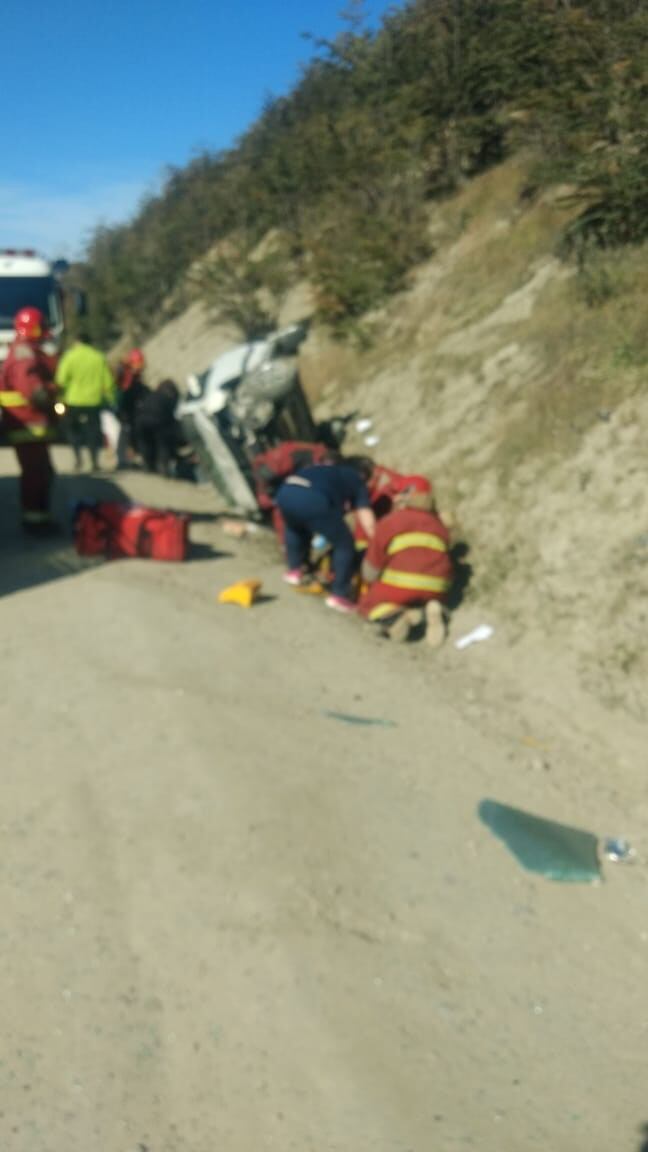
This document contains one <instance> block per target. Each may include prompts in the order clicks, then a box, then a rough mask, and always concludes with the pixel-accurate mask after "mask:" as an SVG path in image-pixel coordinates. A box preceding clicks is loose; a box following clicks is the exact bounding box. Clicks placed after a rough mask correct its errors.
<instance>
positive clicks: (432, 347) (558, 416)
mask: <svg viewBox="0 0 648 1152" xmlns="http://www.w3.org/2000/svg"><path fill="white" fill-rule="evenodd" d="M526 175H527V171H526V166H525V162H524V160H523V159H519V158H518V159H513V160H510V161H508V162H507V163H506V164H504V165H502V166H500V167H499V168H496V169H493V170H492V171H491V172H489V173H487V174H485V175H483V176H481V177H479V178H478V179H476V180H474V181H472V182H471V183H470V184H469V185H468V186H467V187H466V188H465V189H464V190H463V191H462V192H461V193H460V194H459V195H458V196H455V197H454V198H452V199H449V200H447V201H446V202H445V203H444V204H442V205H440V206H437V207H436V208H435V209H434V210H433V211H432V213H431V217H430V229H431V236H432V239H433V241H434V245H435V255H434V258H433V259H431V260H430V261H428V262H427V263H426V264H424V265H422V266H421V267H419V269H418V270H417V271H416V273H414V274H413V276H412V278H411V283H410V286H409V288H408V290H407V291H406V292H404V293H401V294H400V295H399V296H397V297H395V298H393V300H392V301H391V302H390V303H389V305H388V306H387V307H385V308H383V309H381V310H380V311H379V312H376V313H374V314H373V315H372V316H371V317H369V318H368V321H367V332H368V333H369V334H370V337H371V339H370V343H369V346H368V347H367V348H366V349H365V350H364V351H357V350H352V349H351V348H349V347H348V346H346V347H345V346H343V345H340V344H339V343H335V342H333V341H332V340H331V339H330V337H329V336H328V335H327V334H326V332H325V331H324V330H322V329H317V328H316V329H314V330H313V331H312V333H311V336H310V337H309V340H308V342H307V344H306V346H305V349H304V352H303V357H302V361H303V375H304V379H305V382H306V385H307V388H308V389H309V391H310V394H311V396H312V398H313V400H315V401H317V403H318V407H319V409H320V411H321V412H322V414H325V415H329V414H331V413H333V412H344V411H349V410H352V409H358V410H360V411H361V412H362V414H363V415H365V416H369V417H371V418H372V419H373V421H374V428H375V431H376V433H377V434H378V435H379V436H380V445H379V447H378V448H377V449H376V450H375V452H376V454H377V456H378V458H379V459H380V460H381V462H384V463H385V464H388V465H393V466H396V467H405V468H407V469H410V470H411V469H419V470H423V471H425V472H427V473H429V474H430V475H431V476H432V477H433V479H434V480H435V484H436V487H437V491H438V496H439V502H440V504H441V505H442V506H443V507H447V508H449V509H451V510H452V513H453V516H454V518H455V519H456V522H457V533H458V535H460V536H461V537H462V538H464V539H465V540H466V541H467V542H468V543H469V544H470V548H471V557H470V558H471V562H472V564H473V567H474V575H473V580H472V583H471V587H470V590H469V597H470V599H471V601H472V602H473V603H474V605H475V606H476V607H478V610H480V611H482V612H488V613H490V614H491V615H493V614H494V615H495V616H496V617H498V618H499V620H500V622H501V626H502V627H505V628H506V630H507V634H508V636H509V638H510V641H511V643H512V644H515V642H516V641H518V640H519V639H521V638H522V637H525V638H527V639H528V638H531V637H538V636H541V637H543V638H544V639H546V640H548V641H549V644H550V646H551V648H552V649H553V648H555V651H556V659H559V660H560V661H561V662H563V663H564V664H566V665H568V666H570V668H571V669H572V670H573V672H574V673H575V675H577V676H578V678H579V679H580V681H581V683H582V684H583V685H584V686H585V687H586V688H588V689H589V690H590V691H591V692H593V693H594V694H595V695H596V696H597V698H598V699H599V700H600V701H601V703H603V704H604V705H605V706H606V707H610V708H616V707H621V708H623V709H626V710H628V711H630V712H631V713H633V714H635V715H637V716H641V717H645V715H646V714H647V708H648V706H647V702H646V694H645V689H644V685H645V682H646V673H647V672H648V658H647V657H646V653H645V646H644V643H643V637H644V636H645V633H646V616H647V611H648V600H647V596H648V508H647V506H646V495H645V460H646V455H647V451H646V450H647V445H646V427H647V417H648V392H647V390H646V387H645V383H644V380H645V373H646V367H647V365H648V333H647V332H646V328H645V323H644V318H643V308H642V305H644V304H645V296H646V291H647V290H648V271H647V270H646V260H645V256H646V251H645V248H644V249H642V248H636V249H632V250H625V251H624V252H623V253H622V254H617V255H614V256H598V257H596V258H595V259H593V260H592V261H591V262H590V263H589V265H588V267H587V269H586V271H585V272H584V273H581V274H576V271H575V269H574V268H573V267H570V266H568V265H565V264H563V263H562V262H561V261H560V260H559V259H558V257H557V256H556V246H557V240H558V236H559V234H560V230H561V227H562V225H564V223H565V221H566V219H567V218H568V215H569V208H568V206H567V205H568V198H567V197H566V196H565V195H564V190H563V191H561V190H554V191H552V192H550V193H545V194H544V195H542V196H540V197H539V198H537V199H535V200H534V199H532V198H529V197H528V196H527V195H525V185H526ZM301 305H302V300H300V301H299V307H301ZM299 307H296V306H295V307H293V308H292V313H291V306H290V303H289V305H288V310H287V311H286V314H285V317H284V318H285V319H286V320H289V319H292V318H294V314H295V312H296V311H299ZM196 324H198V327H199V328H201V335H200V343H196V341H195V336H196V332H197V329H196ZM191 325H193V328H191V327H190V326H191ZM189 332H193V334H194V335H193V336H192V337H191V339H188V338H187V333H189ZM228 339H229V333H228V332H224V331H223V330H219V329H217V328H210V327H209V324H208V322H207V320H206V318H205V317H204V316H202V318H200V319H199V320H197V314H196V309H195V308H194V309H193V310H192V312H191V313H190V314H188V315H187V316H185V318H181V319H180V320H176V321H174V326H173V329H172V330H169V329H167V330H163V331H162V332H160V333H159V334H158V335H157V336H156V337H155V338H154V339H153V340H152V341H151V342H150V343H149V345H148V346H147V354H148V356H149V360H150V362H151V365H152V368H153V370H154V371H157V373H158V374H162V373H163V372H165V371H169V370H170V368H169V364H168V363H167V364H166V365H165V363H164V361H165V356H167V355H168V354H169V349H170V348H172V349H173V357H174V358H173V369H174V371H175V372H176V373H178V374H181V373H183V372H184V371H190V370H195V369H196V368H198V369H200V368H203V367H204V366H205V363H207V362H208V361H209V358H210V356H211V355H216V354H217V352H218V351H220V349H221V348H222V347H223V346H224V345H226V343H227V341H228ZM183 343H184V345H185V347H184V348H182V347H181V346H182V344H183ZM349 445H350V447H355V448H357V447H361V446H362V445H361V443H360V442H354V441H353V440H351V441H350V442H349Z"/></svg>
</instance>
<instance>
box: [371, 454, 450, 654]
mask: <svg viewBox="0 0 648 1152" xmlns="http://www.w3.org/2000/svg"><path fill="white" fill-rule="evenodd" d="M362 577H363V580H364V582H365V584H366V585H367V587H366V590H365V591H364V592H363V594H362V595H361V597H360V601H359V603H358V611H359V612H360V614H361V615H362V616H364V617H365V618H366V619H367V620H369V621H371V622H372V623H375V624H377V625H378V627H379V628H380V629H381V631H382V632H383V633H384V634H385V635H387V636H390V637H391V638H392V639H398V640H406V639H408V638H409V636H410V633H411V631H412V629H413V628H415V627H420V626H422V625H423V623H424V622H425V623H426V625H427V629H426V638H427V640H428V643H429V644H430V645H431V646H432V647H439V646H440V645H441V644H442V643H443V640H444V638H445V620H444V613H443V604H444V601H445V599H446V597H447V594H448V592H449V591H450V587H451V585H452V577H453V571H452V560H451V558H450V535H449V532H448V529H447V528H446V526H445V524H444V523H443V521H442V520H441V518H440V516H439V515H438V513H437V512H436V510H435V507H434V501H433V496H432V488H431V485H430V483H429V481H428V480H426V479H425V477H423V476H410V477H408V484H407V486H406V487H405V488H404V490H403V491H402V492H401V493H400V494H399V495H397V496H395V498H394V510H393V512H389V513H388V514H387V515H386V516H384V517H382V519H380V520H378V522H377V524H376V529H375V532H374V534H373V536H372V538H371V540H370V541H369V545H368V548H367V551H366V553H365V557H364V561H363V565H362Z"/></svg>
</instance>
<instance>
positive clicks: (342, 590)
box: [312, 512, 356, 612]
mask: <svg viewBox="0 0 648 1152" xmlns="http://www.w3.org/2000/svg"><path fill="white" fill-rule="evenodd" d="M312 527H313V532H314V533H318V532H319V533H321V534H322V536H325V537H326V539H327V540H328V541H329V543H330V544H331V546H332V562H333V585H332V587H331V595H330V596H329V597H328V598H327V601H326V603H327V605H328V607H329V608H338V609H339V610H340V611H343V612H344V611H353V610H354V605H353V603H352V601H351V580H352V577H353V572H354V568H355V562H356V554H355V541H354V539H353V536H352V534H351V532H350V531H349V528H348V526H347V524H346V523H345V521H344V517H343V516H342V515H336V514H335V513H333V512H331V513H329V515H328V516H324V517H318V519H317V520H316V521H315V522H314V523H313V525H312Z"/></svg>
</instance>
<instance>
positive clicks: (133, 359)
mask: <svg viewBox="0 0 648 1152" xmlns="http://www.w3.org/2000/svg"><path fill="white" fill-rule="evenodd" d="M145 363H146V360H145V359H144V353H143V352H142V350H141V348H131V350H130V352H127V353H126V355H125V356H124V364H128V365H129V366H130V367H131V368H135V369H136V370H137V369H140V368H143V367H144V365H145Z"/></svg>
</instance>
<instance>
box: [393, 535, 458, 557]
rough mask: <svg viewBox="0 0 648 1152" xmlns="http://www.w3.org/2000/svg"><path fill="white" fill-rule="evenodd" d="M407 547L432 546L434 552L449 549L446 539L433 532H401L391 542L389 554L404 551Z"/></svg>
mask: <svg viewBox="0 0 648 1152" xmlns="http://www.w3.org/2000/svg"><path fill="white" fill-rule="evenodd" d="M406 548H431V549H432V550H433V551H434V552H447V551H448V545H447V544H446V542H445V540H442V539H441V537H440V536H435V535H434V533H433V532H401V533H400V534H399V535H398V536H394V539H393V540H392V541H391V542H390V545H389V548H388V549H387V555H388V556H395V555H396V553H397V552H404V551H405V549H406Z"/></svg>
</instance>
